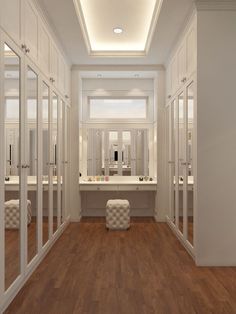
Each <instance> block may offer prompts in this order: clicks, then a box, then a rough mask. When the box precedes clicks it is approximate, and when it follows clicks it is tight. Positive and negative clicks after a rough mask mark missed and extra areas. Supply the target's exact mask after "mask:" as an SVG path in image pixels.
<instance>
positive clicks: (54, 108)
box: [50, 92, 58, 233]
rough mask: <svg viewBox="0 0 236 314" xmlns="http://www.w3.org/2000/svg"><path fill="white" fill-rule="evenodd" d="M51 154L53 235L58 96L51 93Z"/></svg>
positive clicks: (54, 228) (55, 220)
mask: <svg viewBox="0 0 236 314" xmlns="http://www.w3.org/2000/svg"><path fill="white" fill-rule="evenodd" d="M51 125H52V127H51V129H52V132H51V133H52V134H51V141H50V143H51V147H50V149H51V152H52V154H51V155H52V159H51V161H50V173H51V177H52V180H51V184H52V208H53V233H54V232H56V231H57V226H58V211H57V208H58V204H57V203H58V184H57V183H58V180H57V173H58V171H57V156H58V96H57V94H56V93H54V92H53V93H52V120H51Z"/></svg>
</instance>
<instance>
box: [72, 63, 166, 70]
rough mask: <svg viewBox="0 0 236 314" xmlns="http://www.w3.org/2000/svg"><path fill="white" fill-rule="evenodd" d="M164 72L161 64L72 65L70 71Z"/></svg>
mask: <svg viewBox="0 0 236 314" xmlns="http://www.w3.org/2000/svg"><path fill="white" fill-rule="evenodd" d="M73 70H76V71H137V72H138V71H164V70H165V67H164V65H162V64H150V65H149V64H147V65H136V64H134V65H128V64H127V65H125V64H120V65H118V64H113V65H108V64H99V65H96V64H94V65H92V64H91V65H90V64H74V65H73V66H72V71H73Z"/></svg>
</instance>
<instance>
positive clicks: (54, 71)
mask: <svg viewBox="0 0 236 314" xmlns="http://www.w3.org/2000/svg"><path fill="white" fill-rule="evenodd" d="M50 81H51V82H52V83H54V85H55V86H58V51H57V48H56V46H55V44H54V42H53V41H52V40H51V41H50Z"/></svg>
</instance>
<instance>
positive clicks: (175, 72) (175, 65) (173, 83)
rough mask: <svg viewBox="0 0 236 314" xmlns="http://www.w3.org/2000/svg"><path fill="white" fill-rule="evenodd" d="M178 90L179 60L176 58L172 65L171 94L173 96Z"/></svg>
mask: <svg viewBox="0 0 236 314" xmlns="http://www.w3.org/2000/svg"><path fill="white" fill-rule="evenodd" d="M177 88H178V59H177V56H175V57H174V58H173V60H172V63H171V94H172V95H173V94H174V93H175V92H176V90H177Z"/></svg>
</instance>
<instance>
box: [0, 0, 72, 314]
mask: <svg viewBox="0 0 236 314" xmlns="http://www.w3.org/2000/svg"><path fill="white" fill-rule="evenodd" d="M0 2H1V6H2V5H5V8H6V11H9V10H10V9H11V10H13V11H14V12H5V14H6V15H7V14H8V13H9V14H10V16H12V18H13V17H15V19H14V18H13V20H14V23H12V24H9V23H8V21H6V20H5V19H4V17H3V16H1V20H0V21H1V28H0V82H1V85H0V152H1V154H0V209H1V210H0V235H1V236H0V312H1V311H2V310H4V309H5V308H6V306H7V305H8V304H9V302H10V301H11V300H12V298H13V297H14V295H15V294H16V293H17V292H18V291H19V289H20V288H21V287H22V285H23V284H24V282H25V281H26V279H27V278H28V277H29V275H30V274H31V273H32V272H33V270H34V269H35V267H36V266H37V265H38V264H39V262H40V261H41V260H42V258H43V257H44V256H45V254H46V253H47V251H48V250H49V248H50V247H51V245H52V244H53V243H54V242H55V240H56V239H57V238H58V236H59V235H60V234H61V232H62V231H63V229H64V228H65V226H66V224H67V222H68V215H69V212H68V210H69V205H68V181H69V180H68V171H69V140H68V138H69V123H68V119H69V111H70V104H69V96H68V95H69V93H68V91H69V82H68V80H67V79H66V75H67V76H68V77H69V74H68V73H67V74H66V71H67V72H69V70H68V69H69V67H68V68H67V67H66V66H65V62H66V61H65V60H64V59H62V55H61V54H60V53H59V51H58V50H57V49H58V48H56V47H57V46H56V44H55V42H54V41H53V38H52V37H49V31H48V30H47V25H46V23H45V22H44V20H43V18H42V17H41V15H40V13H39V12H38V11H37V8H36V7H35V6H34V2H33V1H30V0H24V1H0ZM8 2H10V5H8ZM14 3H15V5H16V6H15V7H14ZM22 17H25V20H24V19H22ZM8 18H9V16H8ZM17 23H18V24H17ZM34 27H35V28H36V33H35V36H37V38H36V41H34V40H35V38H34V30H35V28H34ZM18 28H19V29H20V30H21V31H20V32H19V33H18V34H17V30H18ZM45 34H46V35H47V36H48V37H45ZM38 43H41V44H40V45H38ZM42 46H43V48H42ZM47 49H48V50H47ZM45 53H46V54H45ZM52 60H53V62H52ZM53 73H54V75H53Z"/></svg>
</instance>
